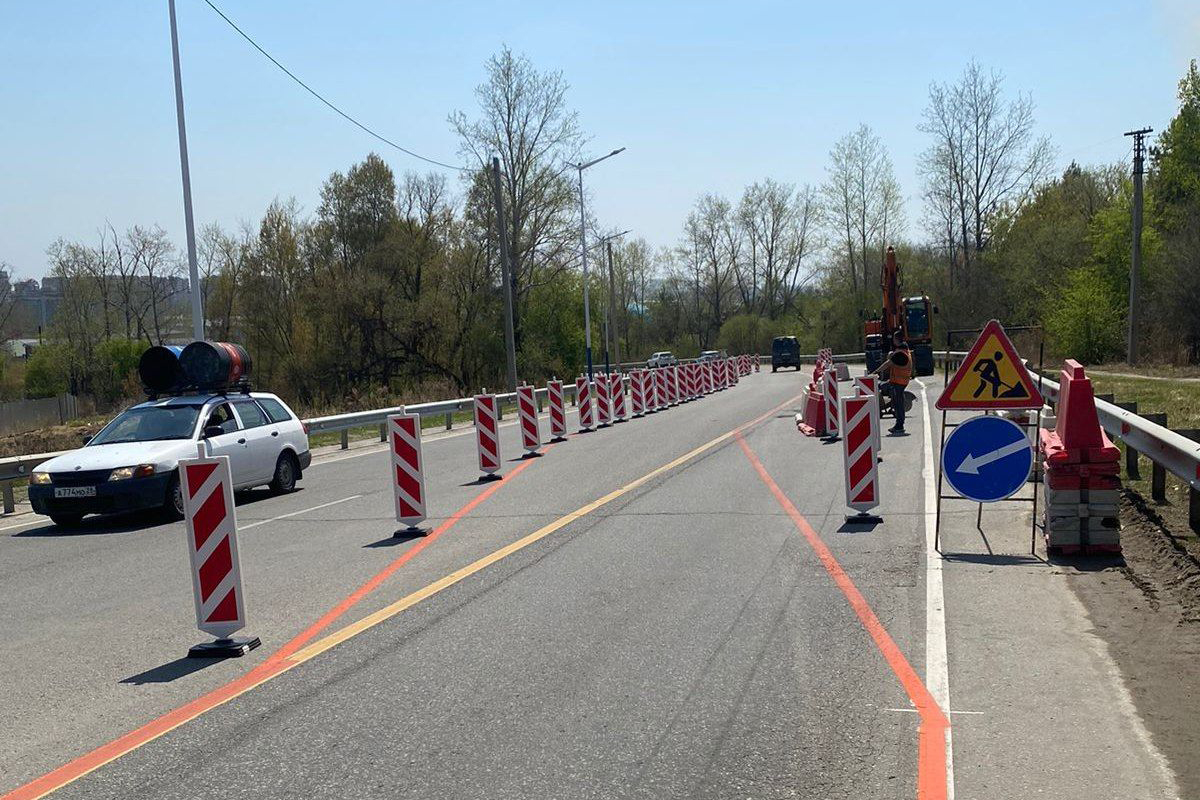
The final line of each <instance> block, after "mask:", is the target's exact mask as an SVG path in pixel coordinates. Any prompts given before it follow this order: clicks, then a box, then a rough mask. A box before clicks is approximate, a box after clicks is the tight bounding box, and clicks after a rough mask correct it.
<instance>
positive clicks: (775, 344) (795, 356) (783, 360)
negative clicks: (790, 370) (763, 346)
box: [771, 336, 800, 372]
mask: <svg viewBox="0 0 1200 800" xmlns="http://www.w3.org/2000/svg"><path fill="white" fill-rule="evenodd" d="M780 367H795V368H796V371H797V372H799V371H800V342H799V341H797V339H796V337H795V336H776V337H775V338H774V339H772V340H771V372H774V371H776V370H777V369H779V368H780Z"/></svg>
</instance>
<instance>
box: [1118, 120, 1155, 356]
mask: <svg viewBox="0 0 1200 800" xmlns="http://www.w3.org/2000/svg"><path fill="white" fill-rule="evenodd" d="M1153 130H1154V129H1153V128H1140V129H1138V130H1136V131H1127V132H1126V134H1125V135H1126V136H1132V137H1133V248H1132V252H1131V254H1130V263H1129V340H1128V344H1127V347H1126V361H1128V363H1130V364H1136V363H1137V360H1138V279H1139V275H1140V273H1141V271H1142V174H1143V172H1144V169H1143V165H1144V162H1145V159H1146V134H1148V133H1151V132H1152V131H1153Z"/></svg>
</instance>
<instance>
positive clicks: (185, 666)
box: [120, 656, 224, 686]
mask: <svg viewBox="0 0 1200 800" xmlns="http://www.w3.org/2000/svg"><path fill="white" fill-rule="evenodd" d="M223 660H224V659H220V658H188V657H186V656H184V657H183V658H177V659H175V660H174V661H169V662H167V663H166V664H161V665H159V666H157V667H154V668H153V669H148V670H146V671H145V672H139V673H138V674H137V675H130V676H129V677H128V678H125V679H124V680H122V681H120V683H128V684H131V685H133V686H143V685H145V684H147V683H170V682H171V681H173V680H177V679H179V678H184V677H187V676H188V675H191V674H192V673H193V672H199V671H200V670H202V669H204V668H205V667H211V666H212V665H213V664H216V663H218V662H220V661H223Z"/></svg>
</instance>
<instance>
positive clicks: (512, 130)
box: [450, 47, 583, 350]
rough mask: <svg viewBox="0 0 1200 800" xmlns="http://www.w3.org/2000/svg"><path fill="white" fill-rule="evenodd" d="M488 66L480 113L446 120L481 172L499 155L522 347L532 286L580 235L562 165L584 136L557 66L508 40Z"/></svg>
mask: <svg viewBox="0 0 1200 800" xmlns="http://www.w3.org/2000/svg"><path fill="white" fill-rule="evenodd" d="M487 72H488V79H487V82H485V83H484V84H482V85H480V86H479V87H478V88H477V89H476V90H475V94H476V97H477V98H478V100H479V111H480V116H479V117H478V118H475V119H471V118H470V117H468V116H467V114H466V113H464V112H462V111H457V112H455V113H453V114H451V115H450V125H451V127H452V128H453V129H454V131H455V132H456V133H457V134H458V136H459V139H460V141H461V152H462V153H463V155H464V156H465V157H468V158H471V159H473V160H474V161H475V162H476V163H477V164H478V165H479V169H480V171H486V170H488V169H490V168H491V159H492V157H493V156H498V157H499V158H500V164H501V169H502V170H503V175H502V179H501V183H502V193H503V195H504V204H505V207H504V213H505V216H506V217H507V222H508V226H507V227H508V235H509V249H510V251H511V253H512V262H513V270H512V275H511V276H510V277H511V281H512V289H513V296H514V299H515V301H516V302H515V307H514V309H513V312H514V313H513V324H514V332H515V334H516V341H517V348H518V350H519V349H520V346H521V317H522V310H523V309H524V307H525V305H526V303H527V301H528V296H529V291H530V289H532V288H533V287H535V286H537V285H541V284H544V283H548V282H549V281H551V280H553V279H554V277H555V276H556V275H557V274H558V273H559V272H560V271H561V270H563V269H566V266H565V265H566V264H568V263H570V260H571V257H570V253H571V252H572V251H573V250H574V243H575V242H577V241H578V236H579V228H578V227H577V226H578V222H577V221H575V219H574V216H573V214H572V213H571V212H572V210H573V208H574V203H573V200H574V197H575V195H574V193H573V192H572V184H571V181H570V180H569V178H568V177H567V175H566V174H565V173H564V164H565V162H568V161H570V160H572V159H574V158H577V157H578V155H579V148H580V146H581V144H582V142H583V135H582V133H581V132H580V129H579V120H578V116H577V114H576V113H575V112H574V111H572V110H570V108H568V106H567V99H566V95H567V88H568V87H567V82H566V81H565V80H564V79H563V77H562V74H561V73H558V72H538V71H537V70H536V69H535V68H534V66H533V64H531V63H530V62H529V60H528V59H527V58H525V57H524V56H518V55H514V54H513V52H512V51H511V50H509V49H508V48H507V47H506V48H504V49H503V50H501V51H500V52H499V53H498V54H497V55H494V56H492V58H491V59H489V60H488V62H487Z"/></svg>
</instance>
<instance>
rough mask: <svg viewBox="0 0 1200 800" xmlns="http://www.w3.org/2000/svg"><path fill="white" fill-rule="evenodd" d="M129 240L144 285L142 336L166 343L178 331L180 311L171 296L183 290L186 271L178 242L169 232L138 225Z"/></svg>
mask: <svg viewBox="0 0 1200 800" xmlns="http://www.w3.org/2000/svg"><path fill="white" fill-rule="evenodd" d="M125 240H126V242H127V247H128V250H129V254H130V258H131V260H132V261H133V264H134V269H135V272H136V274H137V275H138V284H139V286H140V287H141V292H140V293H141V307H142V309H143V314H142V316H141V318H140V320H139V331H138V335H139V338H141V337H145V339H146V340H147V341H149V342H152V343H155V344H162V343H163V342H164V341H165V340H166V339H167V337H168V336H170V335H171V334H172V333H173V332H174V328H175V322H177V321H178V319H179V318H180V316H179V314H178V313H176V312H175V310H174V309H172V307H171V304H170V303H171V299H172V298H173V297H175V296H176V295H178V294H180V293H181V292H182V290H183V284H182V278H181V274H182V271H183V268H182V264H181V263H180V260H179V255H178V253H177V252H176V250H175V245H173V244H171V240H170V239H169V238H167V232H166V231H164V230H163V229H162V228H160V227H158V226H155V227H153V228H143V227H141V226H140V225H134V226H133V227H132V228H130V229H129V231H128V232H127V233H126V234H125Z"/></svg>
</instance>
